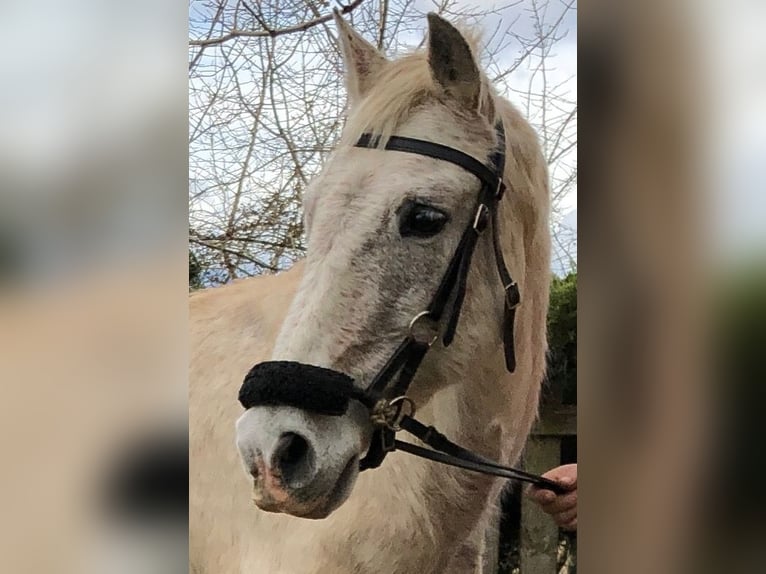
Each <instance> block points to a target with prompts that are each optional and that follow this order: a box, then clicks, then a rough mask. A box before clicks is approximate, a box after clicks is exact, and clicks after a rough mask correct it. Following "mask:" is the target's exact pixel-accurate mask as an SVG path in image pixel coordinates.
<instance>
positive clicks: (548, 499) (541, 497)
mask: <svg viewBox="0 0 766 574" xmlns="http://www.w3.org/2000/svg"><path fill="white" fill-rule="evenodd" d="M528 494H529V497H530V498H532V499H533V500H534V501H535V502H537V504H539V505H540V506H544V505H547V504H551V503H552V502H553V501H555V500H556V493H555V492H553V491H552V490H547V489H544V488H533V489H530V491H529V492H528Z"/></svg>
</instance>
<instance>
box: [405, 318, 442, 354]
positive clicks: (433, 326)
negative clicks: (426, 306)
mask: <svg viewBox="0 0 766 574" xmlns="http://www.w3.org/2000/svg"><path fill="white" fill-rule="evenodd" d="M425 318H428V319H429V320H430V321H431V323H432V324H431V330H432V331H433V335H432V336H431V339H430V340H429V339H422V338H420V339H419V338H418V337H417V336H416V335H415V327H416V326H417V325H418V322H419V321H420V320H421V319H425ZM409 333H410V337H411V338H413V339H414V340H415V341H417V342H418V343H423V344H426V345H428V346H429V347H430V346H431V345H433V344H434V343H435V342H436V339H438V338H439V331H438V329H437V328H436V322H435V321H434V320H433V319H432V318H431V313H430V312H429V311H421V312H420V313H418V314H417V315H415V316H414V317H413V318H412V321H410V327H409Z"/></svg>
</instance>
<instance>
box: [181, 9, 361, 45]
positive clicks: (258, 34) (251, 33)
mask: <svg viewBox="0 0 766 574" xmlns="http://www.w3.org/2000/svg"><path fill="white" fill-rule="evenodd" d="M363 1H364V0H354V1H353V2H351V3H350V4H346V5H342V6H341V7H340V8H338V11H339V12H340V13H341V14H349V13H350V12H352V11H353V10H354V9H355V8H356V7H357V6H359V5H360V4H361V3H362V2H363ZM332 18H333V16H332V13H330V14H325V15H324V16H320V17H319V18H314V19H313V20H309V21H307V22H301V23H300V24H296V25H295V26H287V27H285V28H279V29H276V30H274V29H271V28H268V27H267V26H265V24H262V25H263V26H264V29H263V30H238V29H236V28H234V29H232V30H230V31H229V33H227V34H224V35H223V36H219V37H218V38H205V39H204V40H189V45H190V46H201V47H205V46H212V45H214V44H222V43H224V42H228V41H229V40H231V39H233V38H239V37H247V38H275V37H277V36H282V35H284V34H292V33H294V32H305V31H306V30H308V29H309V28H313V27H314V26H318V25H319V24H324V23H325V22H329V21H330V20H332Z"/></svg>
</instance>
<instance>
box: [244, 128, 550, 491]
mask: <svg viewBox="0 0 766 574" xmlns="http://www.w3.org/2000/svg"><path fill="white" fill-rule="evenodd" d="M495 131H496V135H497V140H498V145H497V147H496V148H495V150H494V151H493V153H492V154H491V155H490V158H489V165H488V166H487V165H485V164H483V163H481V162H480V161H478V160H476V159H475V158H473V157H471V156H469V155H467V154H465V153H463V152H461V151H458V150H456V149H453V148H450V147H447V146H443V145H440V144H437V143H433V142H428V141H423V140H419V139H413V138H407V137H399V136H392V137H390V138H389V139H388V141H387V142H386V145H385V149H386V150H388V151H398V152H404V153H411V154H415V155H422V156H427V157H431V158H434V159H438V160H442V161H446V162H449V163H452V164H454V165H457V166H459V167H462V168H463V169H465V170H466V171H468V172H470V173H472V174H473V175H475V176H476V177H477V178H478V179H479V181H480V182H481V190H480V191H479V195H478V198H477V203H476V209H475V212H474V215H473V217H472V218H471V222H470V224H469V225H468V227H466V229H465V230H464V231H463V234H462V236H461V238H460V242H459V243H458V246H457V248H456V249H455V252H454V254H453V256H452V259H451V260H450V262H449V265H448V266H447V270H446V271H445V273H444V275H443V277H442V280H441V282H440V284H439V287H438V288H437V290H436V293H435V294H434V296H433V298H432V299H431V302H430V304H429V305H428V307H427V308H426V309H425V310H424V311H422V312H420V313H418V314H417V315H415V316H414V317H413V318H412V320H411V321H410V324H409V328H408V332H407V335H406V336H405V338H404V339H403V340H402V342H401V343H400V344H399V346H398V347H397V348H396V350H395V351H394V352H393V354H392V355H391V357H390V358H389V359H388V361H387V362H386V364H385V365H384V366H383V368H382V369H381V370H380V371H378V373H377V374H376V375H375V377H374V378H373V380H372V382H371V383H370V384H369V385H368V387H367V388H366V389H364V390H362V389H360V388H358V387H357V386H356V385H355V384H354V380H353V379H351V378H350V377H348V376H347V375H345V374H343V373H339V372H337V371H333V370H330V369H324V368H322V367H317V366H313V365H304V364H301V363H295V362H291V361H267V362H264V363H259V364H257V365H255V366H254V367H253V368H252V369H251V370H250V372H249V373H248V374H247V376H246V377H245V382H244V384H243V385H242V388H241V389H240V392H239V401H240V403H241V404H242V406H244V407H245V408H246V409H249V408H251V407H255V406H263V405H272V406H279V405H285V406H292V407H296V408H300V409H304V410H307V411H311V412H316V413H320V414H325V415H335V416H338V415H342V414H344V413H345V412H346V410H347V408H348V402H349V400H356V401H359V402H360V403H362V404H363V405H364V406H365V407H367V409H368V410H369V411H370V420H371V423H372V425H373V426H374V433H373V437H372V442H371V445H370V448H369V450H368V451H367V454H366V455H365V457H364V458H363V459H362V460H360V462H359V467H360V470H367V469H370V468H376V467H378V466H380V464H381V463H382V462H383V459H384V458H385V457H386V455H387V454H388V453H389V452H392V451H394V450H401V451H404V452H408V453H410V454H413V455H415V456H419V457H422V458H427V459H430V460H434V461H436V462H440V463H443V464H448V465H452V466H457V467H460V468H465V469H467V470H473V471H476V472H481V473H484V474H491V475H494V476H500V477H503V478H510V479H516V480H521V481H525V482H530V483H533V484H535V485H537V486H539V487H542V488H546V489H549V490H553V491H554V492H557V493H560V492H563V490H564V489H563V488H562V487H561V485H559V484H558V483H556V482H553V481H551V480H548V479H545V478H542V477H540V476H537V475H534V474H530V473H527V472H524V471H522V470H518V469H515V468H511V467H506V466H503V465H500V464H497V463H496V462H493V461H492V460H489V459H487V458H484V457H483V456H480V455H478V454H476V453H474V452H471V451H469V450H467V449H465V448H463V447H460V446H458V445H457V444H455V443H453V442H452V441H450V440H449V439H447V437H445V436H444V435H443V434H441V433H440V432H438V431H437V430H436V429H435V428H434V427H432V426H426V425H424V424H422V423H421V422H419V421H418V420H416V419H415V418H414V414H415V404H414V403H413V402H412V400H411V399H410V398H409V397H407V395H406V393H407V390H408V389H409V386H410V383H411V382H412V379H413V378H414V377H415V374H416V373H417V371H418V368H419V367H420V364H421V363H422V361H423V359H424V358H425V356H426V354H427V353H428V350H429V349H430V348H431V346H432V345H433V344H434V343H435V342H436V340H437V339H438V338H439V336H440V335H439V326H440V325H441V322H442V319H443V318H444V317H445V312H446V318H447V319H446V326H445V328H444V331H443V334H442V335H441V337H442V343H443V344H444V346H445V347H449V346H450V345H451V344H452V341H453V340H454V338H455V331H456V329H457V325H458V321H459V319H460V311H461V309H462V306H463V301H464V299H465V291H466V282H467V278H468V272H469V270H470V267H471V259H472V257H473V253H474V251H475V249H476V245H477V243H478V240H479V238H480V237H481V235H482V234H483V232H484V231H485V230H486V228H487V227H488V226H489V227H490V228H491V234H492V244H493V249H494V253H495V263H496V265H497V272H498V275H499V276H500V280H501V282H502V286H503V290H504V293H505V297H504V299H505V304H504V313H503V347H504V351H505V365H506V368H507V369H508V371H509V372H511V373H512V372H514V370H515V368H516V357H515V351H514V342H513V334H514V333H513V331H514V320H515V314H516V307H518V305H519V303H520V301H521V298H520V294H519V288H518V285H517V284H516V282H515V281H514V280H513V279H512V278H511V275H510V273H508V268H507V267H506V264H505V260H504V258H503V253H502V250H501V248H500V242H499V238H498V225H497V212H498V206H499V204H500V200H501V199H502V198H503V195H504V193H505V189H506V188H505V184H504V183H503V171H504V169H505V131H504V128H503V123H502V122H501V121H498V123H497V124H496V126H495ZM378 143H379V139H378V138H376V137H373V136H372V135H371V134H363V135H362V136H361V137H360V138H359V141H357V143H356V147H361V148H370V149H375V148H377V147H378ZM450 302H451V306H450ZM448 307H449V309H448ZM402 430H404V431H407V432H408V433H410V434H412V435H413V436H415V437H417V438H418V439H420V440H421V441H422V442H423V443H425V444H426V445H428V446H429V447H431V448H430V449H429V448H424V447H421V446H418V445H415V444H412V443H408V442H404V441H401V440H398V439H396V438H395V435H396V433H397V432H399V431H402Z"/></svg>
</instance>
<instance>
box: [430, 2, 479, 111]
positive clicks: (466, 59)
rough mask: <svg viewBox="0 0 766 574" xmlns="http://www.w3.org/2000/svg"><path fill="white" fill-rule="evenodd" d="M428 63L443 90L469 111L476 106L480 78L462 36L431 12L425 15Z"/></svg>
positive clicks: (432, 74)
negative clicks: (426, 17) (426, 18)
mask: <svg viewBox="0 0 766 574" xmlns="http://www.w3.org/2000/svg"><path fill="white" fill-rule="evenodd" d="M428 63H429V65H430V66H431V76H433V79H434V81H436V83H437V84H438V85H439V86H441V87H442V88H443V89H444V91H445V92H446V93H447V94H448V95H450V96H452V97H453V98H454V99H456V100H457V101H458V102H459V103H460V104H461V105H463V106H465V107H468V108H470V109H476V108H478V106H479V94H480V93H481V77H480V76H479V68H478V67H477V66H476V62H475V60H474V59H473V54H472V53H471V48H470V47H469V46H468V42H466V40H465V38H464V37H463V35H462V34H461V33H460V32H459V31H458V30H457V29H456V28H455V27H454V26H453V25H452V24H450V23H449V22H447V21H446V20H444V19H443V18H440V17H439V16H437V15H436V14H434V13H433V12H431V13H430V14H428Z"/></svg>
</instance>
